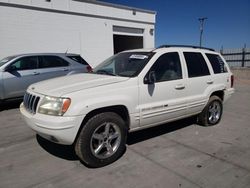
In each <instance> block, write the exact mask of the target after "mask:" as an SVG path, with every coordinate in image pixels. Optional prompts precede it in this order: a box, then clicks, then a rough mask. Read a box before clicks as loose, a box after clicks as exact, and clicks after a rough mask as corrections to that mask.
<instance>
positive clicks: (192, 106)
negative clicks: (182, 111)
mask: <svg viewBox="0 0 250 188" xmlns="http://www.w3.org/2000/svg"><path fill="white" fill-rule="evenodd" d="M183 56H184V59H185V61H186V66H187V71H188V72H187V74H188V79H187V93H186V95H187V96H188V98H187V105H188V114H190V115H191V114H197V113H199V112H200V111H202V109H203V108H204V106H205V105H206V103H207V101H208V96H207V95H208V93H207V92H208V91H209V87H212V85H213V82H214V80H213V79H212V77H211V75H210V71H209V68H208V65H207V63H206V61H205V59H204V57H203V55H202V53H200V52H188V51H184V52H183Z"/></svg>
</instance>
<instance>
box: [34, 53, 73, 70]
mask: <svg viewBox="0 0 250 188" xmlns="http://www.w3.org/2000/svg"><path fill="white" fill-rule="evenodd" d="M66 66H69V63H68V62H67V61H65V60H64V59H62V58H60V57H57V56H40V61H39V68H52V67H66Z"/></svg>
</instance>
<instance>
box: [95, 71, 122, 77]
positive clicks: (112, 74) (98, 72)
mask: <svg viewBox="0 0 250 188" xmlns="http://www.w3.org/2000/svg"><path fill="white" fill-rule="evenodd" d="M96 73H97V74H106V75H111V76H117V75H116V74H114V73H112V72H108V71H106V70H98V71H96Z"/></svg>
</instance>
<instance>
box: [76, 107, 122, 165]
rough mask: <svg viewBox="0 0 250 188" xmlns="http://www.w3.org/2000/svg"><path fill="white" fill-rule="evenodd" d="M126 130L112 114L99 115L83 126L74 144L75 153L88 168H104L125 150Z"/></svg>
mask: <svg viewBox="0 0 250 188" xmlns="http://www.w3.org/2000/svg"><path fill="white" fill-rule="evenodd" d="M126 140H127V128H126V125H125V122H124V121H123V119H122V118H121V117H120V116H119V115H117V114H116V113H113V112H105V113H100V114H97V115H95V116H93V117H92V118H90V119H89V120H88V121H87V123H86V124H85V125H84V126H83V128H82V130H81V132H80V134H79V136H78V138H77V141H76V143H75V152H76V155H77V156H78V157H79V158H80V160H81V161H82V162H83V163H85V164H86V166H88V167H92V168H97V167H102V166H106V165H108V164H110V163H112V162H114V161H116V160H117V159H118V158H119V157H121V156H122V154H123V153H124V151H125V149H126Z"/></svg>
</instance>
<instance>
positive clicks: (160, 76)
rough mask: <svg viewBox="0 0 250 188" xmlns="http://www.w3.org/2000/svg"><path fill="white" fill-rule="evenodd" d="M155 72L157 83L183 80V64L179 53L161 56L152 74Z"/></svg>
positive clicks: (152, 69)
mask: <svg viewBox="0 0 250 188" xmlns="http://www.w3.org/2000/svg"><path fill="white" fill-rule="evenodd" d="M151 71H154V72H155V77H156V82H163V81H170V80H178V79H182V71H181V63H180V58H179V54H178V53H177V52H170V53H166V54H163V55H161V56H160V57H159V58H158V59H157V60H156V62H155V63H154V65H153V66H152V67H151V69H150V72H151Z"/></svg>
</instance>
